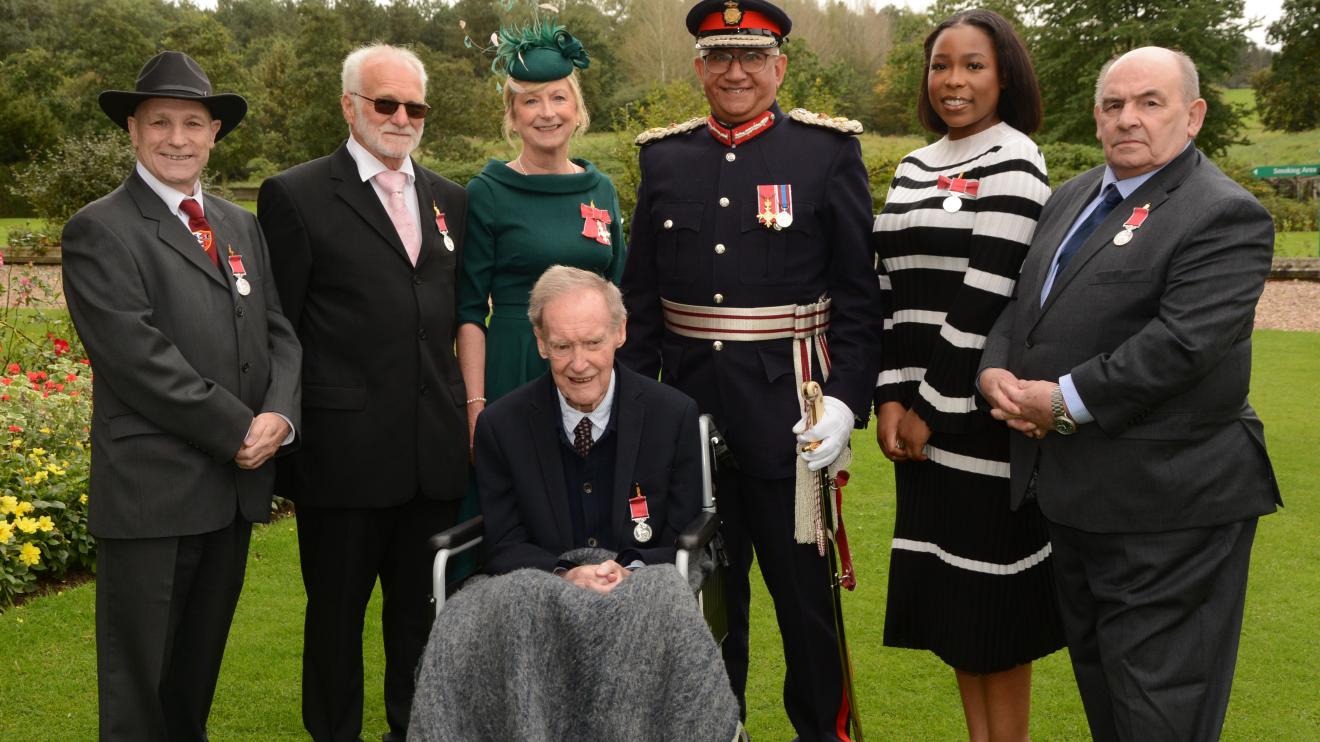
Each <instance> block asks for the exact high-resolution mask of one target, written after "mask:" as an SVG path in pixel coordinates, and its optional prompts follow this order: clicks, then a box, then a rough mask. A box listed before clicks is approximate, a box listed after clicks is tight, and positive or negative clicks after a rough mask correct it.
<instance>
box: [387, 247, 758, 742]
mask: <svg viewBox="0 0 1320 742" xmlns="http://www.w3.org/2000/svg"><path fill="white" fill-rule="evenodd" d="M528 315H529V317H530V319H531V322H532V327H533V331H534V333H535V336H536V343H537V348H538V350H539V352H540V354H541V356H542V357H544V358H547V359H549V361H550V373H549V374H547V375H545V376H543V377H541V378H540V379H537V380H534V381H532V382H530V383H528V384H526V385H524V386H523V387H521V388H519V389H517V390H515V391H513V392H510V393H509V394H508V395H506V396H505V397H503V398H501V399H500V400H498V401H497V402H496V403H494V404H492V405H491V406H490V407H489V408H488V409H486V410H485V411H484V412H483V413H482V414H481V417H480V418H478V422H477V428H476V437H475V444H474V460H475V469H476V476H477V486H478V491H479V493H480V497H481V509H482V516H481V517H480V518H477V519H474V520H473V521H469V522H467V523H464V524H461V525H459V526H456V527H455V528H453V529H450V531H447V532H445V533H443V534H440V535H438V536H437V537H436V538H435V539H433V545H435V546H436V547H437V548H438V549H440V553H439V555H438V556H437V560H436V562H437V563H436V567H435V574H436V577H437V580H436V581H437V590H436V600H437V603H438V605H440V606H442V607H441V608H438V609H437V618H436V623H435V625H434V627H433V629H432V632H431V639H430V642H429V644H428V646H427V650H426V653H425V655H424V657H423V659H422V663H421V666H420V668H419V678H418V684H417V695H416V697H415V698H414V701H413V717H412V722H411V724H410V727H409V738H410V739H414V740H513V739H519V740H546V741H547V742H549V741H551V740H594V741H598V742H607V741H608V740H614V739H617V740H629V741H630V742H631V741H633V740H648V739H654V740H664V739H683V740H712V742H716V741H718V742H727V741H729V740H733V739H735V738H737V736H738V735H739V734H740V733H741V724H740V723H739V720H738V706H737V702H736V701H735V699H734V696H733V693H732V691H731V690H730V687H729V683H728V679H727V676H726V675H725V672H724V668H723V663H722V661H721V660H720V656H719V651H718V648H717V646H716V644H715V641H714V639H713V637H712V635H711V632H710V629H709V628H708V627H707V625H706V621H705V620H704V619H703V616H702V613H701V611H700V609H699V608H698V601H697V599H695V598H694V596H693V591H694V590H695V589H696V588H697V586H698V584H697V580H696V579H695V575H694V576H693V577H694V579H692V580H691V581H689V579H688V575H687V574H686V572H687V571H688V563H689V554H691V553H700V550H701V549H702V548H703V547H704V546H705V545H706V544H707V543H708V542H709V541H710V540H711V538H712V537H713V536H714V534H715V531H716V528H717V526H718V522H717V519H716V517H715V514H714V512H713V510H714V508H713V500H712V497H711V490H710V486H711V485H710V477H709V473H710V466H711V460H710V448H709V446H708V440H703V437H706V436H709V435H710V434H709V433H708V432H707V431H708V420H706V419H703V420H702V421H701V424H700V425H699V424H698V412H697V405H696V403H695V402H693V401H692V399H690V398H689V397H687V396H686V395H684V394H683V393H682V392H679V391H677V390H675V389H673V388H672V387H668V386H664V385H662V384H660V383H658V382H656V381H655V380H653V379H648V378H645V377H643V376H640V375H638V374H636V373H633V372H632V371H629V370H627V369H625V368H622V367H617V366H615V365H614V352H615V350H617V349H618V348H619V346H621V345H623V342H624V339H625V337H626V316H625V310H624V307H623V301H622V298H621V297H620V295H619V290H618V288H617V287H615V286H614V285H613V284H611V283H610V282H608V281H606V280H605V279H603V278H601V277H600V276H598V275H596V274H594V273H590V272H587V271H582V270H578V269H576V268H568V267H564V266H554V267H552V268H550V269H549V270H547V271H546V272H545V274H544V275H543V276H542V277H541V279H540V280H538V281H537V283H536V285H535V287H534V288H533V289H532V293H531V297H530V302H529V307H528ZM703 470H704V472H703ZM703 474H704V475H705V476H703ZM703 495H704V496H703ZM703 505H704V507H703ZM478 542H480V543H481V545H482V552H483V559H484V563H483V570H482V571H483V572H484V573H485V574H487V575H494V576H496V577H494V578H492V579H483V578H481V577H478V578H476V579H474V580H472V581H470V583H469V585H468V586H467V587H465V588H464V589H463V590H461V591H459V592H458V593H457V594H455V595H454V596H453V597H451V598H450V599H449V600H448V602H446V601H445V599H444V590H443V575H444V569H445V561H446V559H447V558H448V555H449V554H452V553H456V552H458V551H461V550H463V549H464V548H468V547H470V546H472V545H474V544H476V543H478ZM675 562H677V563H678V567H679V569H675V568H674V564H675Z"/></svg>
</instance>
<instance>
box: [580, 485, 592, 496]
mask: <svg viewBox="0 0 1320 742" xmlns="http://www.w3.org/2000/svg"><path fill="white" fill-rule="evenodd" d="M582 494H584V495H589V494H591V482H583V483H582Z"/></svg>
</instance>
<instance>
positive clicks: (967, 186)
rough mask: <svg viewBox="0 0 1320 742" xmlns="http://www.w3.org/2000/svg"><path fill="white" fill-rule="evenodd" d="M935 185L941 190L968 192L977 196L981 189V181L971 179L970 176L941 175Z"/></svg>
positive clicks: (969, 194)
mask: <svg viewBox="0 0 1320 742" xmlns="http://www.w3.org/2000/svg"><path fill="white" fill-rule="evenodd" d="M935 187H936V188H938V189H940V190H941V191H949V192H951V193H966V194H967V195H968V196H975V195H976V192H977V191H978V190H980V189H981V181H979V180H969V179H968V178H946V177H944V176H943V175H941V176H940V177H939V178H938V179H937V180H936V181H935Z"/></svg>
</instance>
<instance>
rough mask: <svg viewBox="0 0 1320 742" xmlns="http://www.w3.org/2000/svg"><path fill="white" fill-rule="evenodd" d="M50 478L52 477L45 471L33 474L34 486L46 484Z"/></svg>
mask: <svg viewBox="0 0 1320 742" xmlns="http://www.w3.org/2000/svg"><path fill="white" fill-rule="evenodd" d="M49 478H50V475H49V474H47V473H46V470H45V469H42V470H41V471H39V472H37V473H36V474H33V475H32V483H33V484H37V483H40V482H44V481H46V480H47V479H49Z"/></svg>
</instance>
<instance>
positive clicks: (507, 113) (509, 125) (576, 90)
mask: <svg viewBox="0 0 1320 742" xmlns="http://www.w3.org/2000/svg"><path fill="white" fill-rule="evenodd" d="M560 79H561V80H568V88H569V89H570V90H572V91H573V98H574V99H575V100H576V103H577V116H578V126H577V130H576V131H574V132H573V136H577V135H578V134H585V133H586V132H587V127H588V126H590V125H591V114H590V113H588V112H587V101H586V99H585V98H583V97H582V84H581V83H579V82H578V73H577V70H573V71H572V72H570V73H569V74H568V77H564V78H560ZM559 81H560V80H547V81H546V82H523V81H522V80H515V79H513V78H512V77H510V78H508V79H507V80H505V82H504V121H503V122H502V123H501V125H500V130H501V131H502V132H503V134H504V141H506V142H508V143H509V146H510V147H513V148H514V149H518V142H517V141H516V139H518V132H516V131H514V129H513V99H514V97H515V96H517V95H518V94H519V93H539V92H541V91H542V90H545V89H546V88H548V87H550V86H551V85H554V84H555V83H557V82H559Z"/></svg>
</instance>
